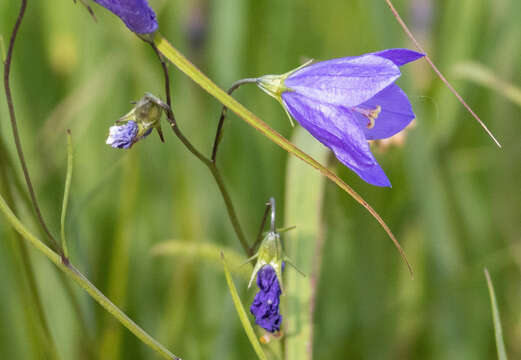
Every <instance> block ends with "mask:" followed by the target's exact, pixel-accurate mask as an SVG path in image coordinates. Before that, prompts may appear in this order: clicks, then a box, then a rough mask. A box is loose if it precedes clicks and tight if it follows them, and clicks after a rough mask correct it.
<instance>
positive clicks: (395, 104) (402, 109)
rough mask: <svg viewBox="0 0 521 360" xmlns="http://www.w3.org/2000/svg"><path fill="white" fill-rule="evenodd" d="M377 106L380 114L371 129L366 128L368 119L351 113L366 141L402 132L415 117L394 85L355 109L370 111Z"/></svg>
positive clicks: (401, 92)
mask: <svg viewBox="0 0 521 360" xmlns="http://www.w3.org/2000/svg"><path fill="white" fill-rule="evenodd" d="M378 106H380V108H381V112H380V114H379V115H378V117H377V118H376V119H375V121H374V127H373V128H371V129H369V128H368V127H367V124H368V123H369V120H368V118H367V117H365V116H364V115H362V114H361V113H359V112H357V111H356V110H354V111H353V114H354V115H355V116H356V119H357V120H358V124H359V125H360V127H361V128H362V129H363V131H364V134H365V137H366V139H368V140H376V139H385V138H388V137H391V136H393V135H394V134H396V133H398V132H400V131H402V130H403V129H404V128H405V127H406V126H407V125H409V123H410V122H411V121H412V120H413V119H414V117H415V116H414V113H413V112H412V106H411V103H410V102H409V99H408V98H407V95H405V93H404V92H403V91H402V89H400V88H399V87H398V85H396V84H392V85H390V86H388V87H387V88H385V89H384V90H382V91H380V92H379V93H378V94H376V95H375V96H374V97H373V98H371V99H370V100H368V101H366V102H365V103H363V104H360V105H359V106H358V107H357V108H363V109H369V110H372V109H376V108H377V107H378Z"/></svg>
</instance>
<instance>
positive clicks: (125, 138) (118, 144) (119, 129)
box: [107, 121, 152, 149]
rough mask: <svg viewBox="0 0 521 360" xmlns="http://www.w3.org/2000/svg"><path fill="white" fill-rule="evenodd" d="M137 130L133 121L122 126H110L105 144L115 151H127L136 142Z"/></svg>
mask: <svg viewBox="0 0 521 360" xmlns="http://www.w3.org/2000/svg"><path fill="white" fill-rule="evenodd" d="M138 130H139V129H138V126H137V124H136V123H135V122H134V121H129V122H127V123H125V124H124V125H114V126H111V127H110V129H109V137H108V138H107V144H108V145H110V146H112V147H113V148H117V149H128V148H130V147H131V146H132V145H133V144H134V143H135V142H136V141H137V140H138V139H137V133H138ZM151 130H152V129H151ZM147 135H148V134H147Z"/></svg>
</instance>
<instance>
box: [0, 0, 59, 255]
mask: <svg viewBox="0 0 521 360" xmlns="http://www.w3.org/2000/svg"><path fill="white" fill-rule="evenodd" d="M26 8H27V0H22V3H21V7H20V12H19V13H18V17H17V19H16V22H15V25H14V28H13V32H12V34H11V38H10V39H9V47H8V49H7V57H6V60H5V63H4V88H5V97H6V101H7V107H8V108H9V118H10V120H11V128H12V130H13V138H14V142H15V145H16V152H17V153H18V158H19V160H20V164H21V165H22V171H23V174H24V178H25V182H26V183H27V189H28V191H29V195H30V197H31V202H32V204H33V208H34V211H35V212H36V216H37V217H38V221H39V223H40V225H41V226H42V228H43V230H44V231H45V234H46V235H47V237H48V239H49V241H50V244H51V246H52V247H53V248H54V249H55V250H56V251H57V252H58V253H59V254H60V256H61V257H62V258H63V259H64V261H66V258H65V256H64V254H63V251H62V249H61V248H60V246H59V245H58V243H57V242H56V240H55V239H54V237H53V236H52V234H51V232H50V231H49V228H48V227H47V225H46V223H45V221H44V219H43V216H42V212H41V211H40V206H39V205H38V201H37V200H36V195H35V192H34V188H33V184H32V181H31V177H30V176H29V169H28V168H27V163H26V162H25V156H24V153H23V150H22V143H21V141H20V135H19V133H18V125H17V123H16V114H15V111H14V103H13V96H12V94H11V87H10V84H9V75H10V72H11V60H12V57H13V49H14V44H15V40H16V36H17V34H18V30H19V28H20V24H21V23H22V19H23V17H24V14H25V10H26Z"/></svg>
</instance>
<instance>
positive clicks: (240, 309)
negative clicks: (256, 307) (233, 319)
mask: <svg viewBox="0 0 521 360" xmlns="http://www.w3.org/2000/svg"><path fill="white" fill-rule="evenodd" d="M221 261H222V264H223V267H224V275H225V276H226V283H227V284H228V288H229V289H230V294H231V295H232V299H233V304H234V305H235V310H237V314H238V315H239V319H240V320H241V323H242V326H243V328H244V331H246V335H247V336H248V339H249V340H250V343H251V345H252V346H253V350H255V353H256V354H257V356H258V357H259V359H261V360H268V358H267V357H266V354H264V351H262V348H261V345H260V343H259V340H258V339H257V336H256V335H255V331H254V330H253V327H252V326H251V323H250V321H249V320H248V315H247V314H246V310H244V306H243V305H242V302H241V299H240V298H239V294H238V293H237V289H236V288H235V285H234V284H233V280H232V275H231V274H230V270H229V269H228V265H227V264H226V261H225V260H224V254H223V253H222V252H221Z"/></svg>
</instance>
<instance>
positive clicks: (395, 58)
mask: <svg viewBox="0 0 521 360" xmlns="http://www.w3.org/2000/svg"><path fill="white" fill-rule="evenodd" d="M373 55H376V56H380V57H383V58H385V59H389V60H391V61H392V62H393V63H395V64H396V65H398V66H402V65H405V64H407V63H410V62H411V61H415V60H418V59H420V58H422V57H424V56H425V54H422V53H419V52H416V51H412V50H409V49H387V50H383V51H379V52H375V53H373Z"/></svg>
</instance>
